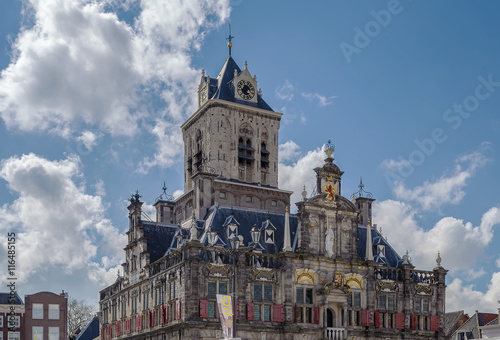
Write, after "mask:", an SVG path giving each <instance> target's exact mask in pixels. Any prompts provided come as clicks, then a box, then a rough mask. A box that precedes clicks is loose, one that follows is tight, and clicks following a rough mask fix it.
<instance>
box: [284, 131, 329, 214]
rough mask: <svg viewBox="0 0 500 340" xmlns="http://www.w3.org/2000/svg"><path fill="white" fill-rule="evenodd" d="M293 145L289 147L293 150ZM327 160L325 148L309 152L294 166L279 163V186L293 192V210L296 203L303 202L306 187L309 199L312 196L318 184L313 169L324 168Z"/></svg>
mask: <svg viewBox="0 0 500 340" xmlns="http://www.w3.org/2000/svg"><path fill="white" fill-rule="evenodd" d="M290 142H291V141H290ZM287 143H288V142H287ZM291 143H293V142H291ZM291 143H290V144H289V145H291V146H292V147H291V149H293V145H292V144H291ZM293 144H295V143H293ZM325 158H326V156H325V153H324V152H323V148H317V149H316V150H313V151H309V152H308V153H307V154H306V155H305V156H303V157H302V158H300V159H298V160H297V161H296V162H294V163H293V164H292V165H287V164H285V163H282V162H281V161H280V162H279V164H278V170H279V177H278V185H279V187H280V188H286V189H287V190H293V194H292V197H291V200H290V202H291V206H292V207H291V210H295V205H294V203H296V202H299V201H301V200H302V190H303V188H304V186H305V187H306V191H307V195H308V197H309V196H310V195H311V193H312V191H313V190H314V188H315V184H316V176H315V175H314V171H313V170H312V169H314V168H315V167H317V166H322V165H323V164H324V159H325Z"/></svg>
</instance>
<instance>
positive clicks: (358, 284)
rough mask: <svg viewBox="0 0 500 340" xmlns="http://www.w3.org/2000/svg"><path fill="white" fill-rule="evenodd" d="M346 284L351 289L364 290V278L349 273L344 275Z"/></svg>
mask: <svg viewBox="0 0 500 340" xmlns="http://www.w3.org/2000/svg"><path fill="white" fill-rule="evenodd" d="M344 281H345V284H346V285H348V286H349V287H351V288H363V276H361V275H360V274H355V273H349V274H345V275H344Z"/></svg>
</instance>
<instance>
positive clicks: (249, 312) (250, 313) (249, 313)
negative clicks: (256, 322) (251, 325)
mask: <svg viewBox="0 0 500 340" xmlns="http://www.w3.org/2000/svg"><path fill="white" fill-rule="evenodd" d="M253 308H254V305H253V303H251V302H249V303H247V320H250V321H253Z"/></svg>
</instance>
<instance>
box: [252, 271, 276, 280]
mask: <svg viewBox="0 0 500 340" xmlns="http://www.w3.org/2000/svg"><path fill="white" fill-rule="evenodd" d="M252 280H253V281H265V282H275V281H276V274H275V272H274V271H273V270H272V269H269V268H254V270H253V272H252Z"/></svg>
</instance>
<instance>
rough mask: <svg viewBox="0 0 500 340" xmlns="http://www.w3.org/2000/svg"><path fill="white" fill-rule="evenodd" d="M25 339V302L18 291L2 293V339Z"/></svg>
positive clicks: (0, 296)
mask: <svg viewBox="0 0 500 340" xmlns="http://www.w3.org/2000/svg"><path fill="white" fill-rule="evenodd" d="M20 339H24V303H23V301H22V300H21V298H20V297H19V295H17V293H16V292H12V293H0V340H20Z"/></svg>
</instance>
